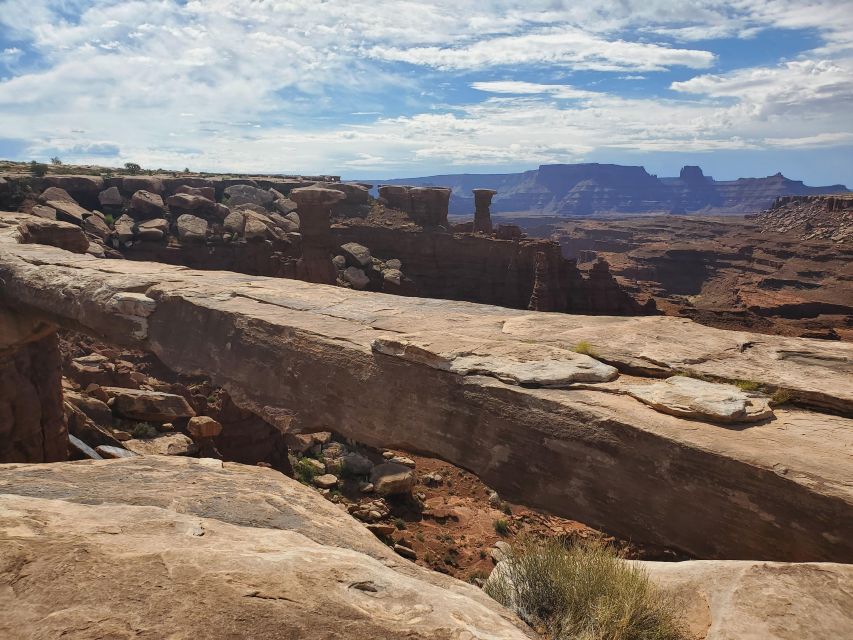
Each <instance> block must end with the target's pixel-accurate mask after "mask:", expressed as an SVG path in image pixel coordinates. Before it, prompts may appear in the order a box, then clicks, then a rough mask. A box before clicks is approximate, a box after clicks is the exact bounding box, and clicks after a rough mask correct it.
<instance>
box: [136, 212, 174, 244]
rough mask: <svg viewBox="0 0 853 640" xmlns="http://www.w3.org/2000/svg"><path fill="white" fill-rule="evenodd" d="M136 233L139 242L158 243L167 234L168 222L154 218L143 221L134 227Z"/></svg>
mask: <svg viewBox="0 0 853 640" xmlns="http://www.w3.org/2000/svg"><path fill="white" fill-rule="evenodd" d="M136 232H137V234H138V235H139V239H140V240H145V241H149V242H152V241H158V240H162V239H163V238H165V237H166V236H167V235H168V234H169V221H168V220H166V219H165V218H154V219H152V220H145V221H144V222H140V223H139V224H138V225H136Z"/></svg>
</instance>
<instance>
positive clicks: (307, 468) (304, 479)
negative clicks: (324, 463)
mask: <svg viewBox="0 0 853 640" xmlns="http://www.w3.org/2000/svg"><path fill="white" fill-rule="evenodd" d="M293 473H294V474H295V475H296V479H297V480H299V482H301V483H302V484H307V485H311V481H312V480H314V477H315V476H318V475H320V474H321V473H322V472H321V471H320V470H319V469H317V467H315V466H314V465H312V464H310V463H309V462H308V461H307V460H305V459H304V458H303V459H300V460H299V461H298V462H297V463H296V464H295V465H293Z"/></svg>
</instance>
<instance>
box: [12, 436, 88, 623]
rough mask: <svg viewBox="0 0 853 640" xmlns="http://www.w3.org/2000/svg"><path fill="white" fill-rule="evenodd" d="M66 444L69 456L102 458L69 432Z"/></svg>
mask: <svg viewBox="0 0 853 640" xmlns="http://www.w3.org/2000/svg"><path fill="white" fill-rule="evenodd" d="M68 445H69V449H70V451H71V457H72V458H75V457H80V458H86V459H89V460H103V459H104V457H103V456H102V455H101V454H100V453H98V452H97V451H95V450H94V449H93V448H92V447H90V446H89V445H88V444H86V443H85V442H83V440H81V439H80V438H78V437H77V436H75V435H72V434H70V433H69V434H68ZM0 630H2V627H0Z"/></svg>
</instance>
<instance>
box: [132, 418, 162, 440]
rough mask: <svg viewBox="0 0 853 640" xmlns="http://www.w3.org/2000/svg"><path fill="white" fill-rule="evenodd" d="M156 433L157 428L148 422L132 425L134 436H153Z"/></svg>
mask: <svg viewBox="0 0 853 640" xmlns="http://www.w3.org/2000/svg"><path fill="white" fill-rule="evenodd" d="M156 435H157V428H156V427H154V426H153V425H152V424H150V423H148V422H140V423H138V424H137V425H136V426H134V427H133V437H134V438H153V437H155V436H156Z"/></svg>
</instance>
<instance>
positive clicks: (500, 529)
mask: <svg viewBox="0 0 853 640" xmlns="http://www.w3.org/2000/svg"><path fill="white" fill-rule="evenodd" d="M494 527H495V533H497V534H498V535H499V536H505V535H506V534H507V533H509V522H507V521H506V520H504V519H503V518H501V519H499V520H495V522H494Z"/></svg>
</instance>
